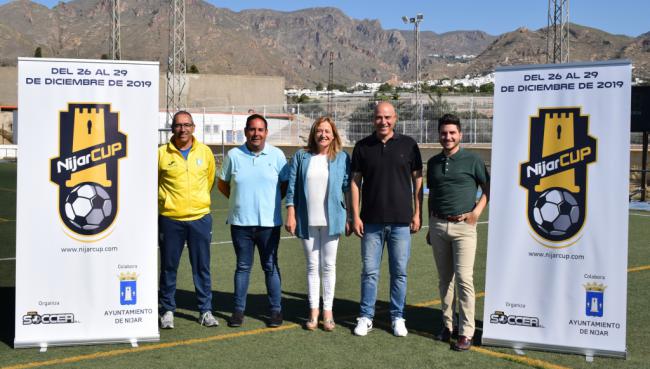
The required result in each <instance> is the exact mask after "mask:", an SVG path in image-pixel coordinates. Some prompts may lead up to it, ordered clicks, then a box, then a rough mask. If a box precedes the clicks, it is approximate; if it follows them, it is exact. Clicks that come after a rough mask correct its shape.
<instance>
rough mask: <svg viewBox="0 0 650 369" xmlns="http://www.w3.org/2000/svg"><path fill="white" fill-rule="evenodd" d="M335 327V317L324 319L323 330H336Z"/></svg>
mask: <svg viewBox="0 0 650 369" xmlns="http://www.w3.org/2000/svg"><path fill="white" fill-rule="evenodd" d="M335 327H336V323H334V319H325V320H323V330H324V331H325V332H331V331H333V330H334V328H335Z"/></svg>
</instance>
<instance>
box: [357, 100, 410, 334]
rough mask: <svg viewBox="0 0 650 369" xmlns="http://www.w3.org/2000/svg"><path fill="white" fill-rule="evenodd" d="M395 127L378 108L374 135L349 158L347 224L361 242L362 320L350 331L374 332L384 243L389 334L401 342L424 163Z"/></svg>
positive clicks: (386, 109) (387, 107) (384, 108)
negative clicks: (388, 289)
mask: <svg viewBox="0 0 650 369" xmlns="http://www.w3.org/2000/svg"><path fill="white" fill-rule="evenodd" d="M395 123H397V114H396V113H395V108H394V107H393V105H391V104H390V103H387V102H381V103H379V104H377V106H376V107H375V116H374V125H375V132H374V133H373V134H372V135H370V136H368V137H366V138H364V139H362V140H361V141H359V142H357V144H356V145H355V146H354V152H353V153H352V178H353V180H352V184H351V193H352V214H351V219H352V221H353V224H352V229H353V231H354V233H355V234H356V235H357V236H359V237H361V260H362V272H361V303H360V305H361V314H360V315H361V316H360V317H359V318H358V319H357V326H356V328H355V329H354V334H356V335H357V336H365V335H366V334H368V331H370V330H371V329H372V319H373V317H374V315H375V302H376V300H377V283H378V281H379V266H380V264H381V258H382V255H383V252H384V243H386V244H387V249H388V264H389V270H390V315H391V319H392V327H393V334H394V335H395V336H398V337H404V336H406V335H407V333H408V331H407V329H406V325H405V324H404V317H403V312H404V305H405V303H406V272H407V266H408V260H409V256H410V252H411V233H415V232H417V231H418V230H419V229H420V226H421V223H422V213H421V211H420V209H421V207H422V158H421V157H420V149H419V148H418V145H417V143H416V142H415V140H413V139H412V138H411V137H408V136H404V135H400V134H399V133H396V132H394V130H393V129H394V128H395ZM360 195H361V196H360ZM360 199H361V200H362V201H361V205H362V206H361V214H360V215H359V200H360Z"/></svg>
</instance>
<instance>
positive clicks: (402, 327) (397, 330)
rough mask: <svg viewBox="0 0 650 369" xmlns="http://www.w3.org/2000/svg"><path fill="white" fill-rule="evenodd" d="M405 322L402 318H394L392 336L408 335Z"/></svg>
mask: <svg viewBox="0 0 650 369" xmlns="http://www.w3.org/2000/svg"><path fill="white" fill-rule="evenodd" d="M404 322H406V321H405V320H404V318H395V319H393V324H392V326H393V334H394V335H395V336H396V337H406V335H407V334H408V333H409V331H408V329H406V324H404Z"/></svg>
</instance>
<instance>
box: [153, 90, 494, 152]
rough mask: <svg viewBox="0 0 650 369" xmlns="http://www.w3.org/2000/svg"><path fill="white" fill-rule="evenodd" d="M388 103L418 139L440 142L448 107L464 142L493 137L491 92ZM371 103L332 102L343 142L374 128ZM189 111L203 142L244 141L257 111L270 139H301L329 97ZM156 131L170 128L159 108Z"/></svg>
mask: <svg viewBox="0 0 650 369" xmlns="http://www.w3.org/2000/svg"><path fill="white" fill-rule="evenodd" d="M392 103H393V105H394V106H395V108H396V111H397V115H398V123H397V125H396V128H395V129H396V130H397V131H398V132H400V133H402V134H406V135H409V136H411V137H413V138H414V139H415V140H416V141H418V143H437V142H438V129H437V128H438V118H440V117H441V116H442V115H444V114H446V113H455V114H457V115H458V116H459V117H460V118H461V123H462V125H463V132H464V134H463V142H466V143H490V142H491V141H492V97H487V96H478V97H473V96H452V97H439V98H430V99H429V101H428V102H422V103H421V104H419V105H416V104H413V103H411V102H410V101H392ZM375 104H376V102H374V101H369V100H368V99H367V98H365V99H348V100H343V101H337V102H334V103H333V106H332V118H333V119H334V121H335V123H336V125H337V127H338V130H339V133H340V135H341V138H342V140H343V143H344V145H354V143H355V142H356V141H358V140H359V139H361V138H363V137H365V136H367V135H369V134H370V133H372V131H373V130H374V127H373V125H372V118H373V109H374V106H375ZM188 111H190V112H191V113H192V115H193V117H194V122H195V124H196V129H195V135H196V136H197V138H198V139H199V140H201V141H203V142H205V143H207V144H240V143H243V142H244V140H245V137H244V132H243V130H244V126H245V121H246V117H248V116H249V115H250V114H252V113H257V114H261V115H263V116H264V117H265V118H266V119H267V120H268V122H269V136H268V138H267V140H268V142H270V143H272V144H274V145H304V144H305V143H306V141H307V137H308V135H309V129H310V128H311V125H312V123H313V122H314V121H315V120H316V119H318V118H319V117H321V116H323V115H326V114H327V103H324V102H323V103H309V104H284V105H263V106H230V107H211V108H190V109H188ZM159 132H160V135H159V136H160V140H161V143H162V142H166V141H167V140H168V139H169V135H170V134H171V132H170V131H169V127H168V126H167V122H166V114H165V113H164V112H161V113H160V120H159Z"/></svg>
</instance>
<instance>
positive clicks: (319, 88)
mask: <svg viewBox="0 0 650 369" xmlns="http://www.w3.org/2000/svg"><path fill="white" fill-rule="evenodd" d="M323 88H324V86H323V83H322V82H318V83H317V84H316V91H323Z"/></svg>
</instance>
